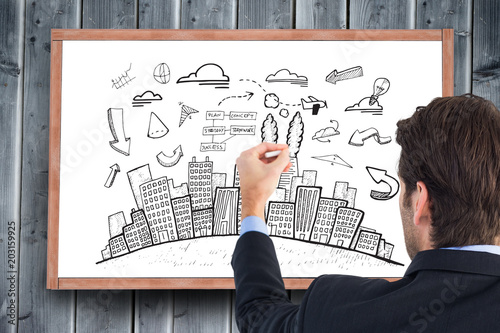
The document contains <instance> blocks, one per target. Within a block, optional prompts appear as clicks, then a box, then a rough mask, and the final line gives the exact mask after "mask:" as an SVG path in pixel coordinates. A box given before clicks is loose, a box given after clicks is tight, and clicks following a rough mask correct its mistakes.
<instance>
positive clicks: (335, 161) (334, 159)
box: [312, 154, 352, 168]
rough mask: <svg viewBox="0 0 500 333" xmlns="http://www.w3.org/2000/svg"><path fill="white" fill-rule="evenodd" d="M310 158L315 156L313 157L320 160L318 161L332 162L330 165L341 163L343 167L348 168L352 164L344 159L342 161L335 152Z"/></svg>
mask: <svg viewBox="0 0 500 333" xmlns="http://www.w3.org/2000/svg"><path fill="white" fill-rule="evenodd" d="M312 158H315V159H317V160H320V161H326V162H330V163H332V165H334V164H338V165H342V166H345V167H348V168H352V166H351V165H350V164H349V163H347V162H346V161H344V160H343V159H342V158H341V157H340V156H339V155H337V154H333V155H325V156H312Z"/></svg>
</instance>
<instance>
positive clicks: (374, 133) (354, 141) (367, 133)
mask: <svg viewBox="0 0 500 333" xmlns="http://www.w3.org/2000/svg"><path fill="white" fill-rule="evenodd" d="M372 137H373V139H374V140H375V141H377V143H378V144H380V145H385V144H387V143H389V142H391V141H392V138H391V137H390V136H380V134H379V133H378V130H377V129H376V128H374V127H370V128H369V129H366V130H364V131H363V132H360V131H359V130H356V131H355V132H354V133H352V136H351V138H350V139H349V144H350V145H351V146H356V147H361V146H363V145H364V144H365V141H366V140H368V139H369V138H372Z"/></svg>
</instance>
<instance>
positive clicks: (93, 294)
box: [76, 0, 137, 332]
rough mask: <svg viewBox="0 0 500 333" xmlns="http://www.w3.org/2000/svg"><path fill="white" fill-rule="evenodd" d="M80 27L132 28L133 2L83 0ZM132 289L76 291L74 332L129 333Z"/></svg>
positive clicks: (133, 21)
mask: <svg viewBox="0 0 500 333" xmlns="http://www.w3.org/2000/svg"><path fill="white" fill-rule="evenodd" d="M82 27H83V28H84V29H113V28H114V29H118V28H119V29H133V28H136V27H137V20H136V1H122V0H112V1H98V0H84V1H83V3H82ZM133 310H134V301H133V292H132V291H110V290H100V291H95V290H92V291H88V290H80V291H78V292H77V303H76V332H101V331H104V330H107V331H112V332H130V331H131V330H132V327H133V318H134V314H133Z"/></svg>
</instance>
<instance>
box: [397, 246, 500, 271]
mask: <svg viewBox="0 0 500 333" xmlns="http://www.w3.org/2000/svg"><path fill="white" fill-rule="evenodd" d="M421 270H441V271H454V272H462V273H473V274H483V275H493V276H500V256H499V255H496V254H491V253H486V252H473V251H457V250H443V249H439V250H428V251H421V252H419V253H417V255H416V256H415V258H414V259H413V261H412V262H411V264H410V266H408V269H407V270H406V273H405V276H408V275H412V274H415V273H416V272H418V271H421Z"/></svg>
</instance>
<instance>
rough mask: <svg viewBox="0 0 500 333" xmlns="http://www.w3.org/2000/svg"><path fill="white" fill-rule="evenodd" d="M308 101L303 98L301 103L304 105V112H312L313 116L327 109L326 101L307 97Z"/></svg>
mask: <svg viewBox="0 0 500 333" xmlns="http://www.w3.org/2000/svg"><path fill="white" fill-rule="evenodd" d="M307 98H308V100H305V99H304V98H302V99H301V100H300V101H301V103H302V108H303V109H304V110H312V114H313V116H315V115H317V114H318V111H319V109H321V108H326V107H327V106H326V101H320V100H319V99H317V98H316V97H314V96H309V97H307Z"/></svg>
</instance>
